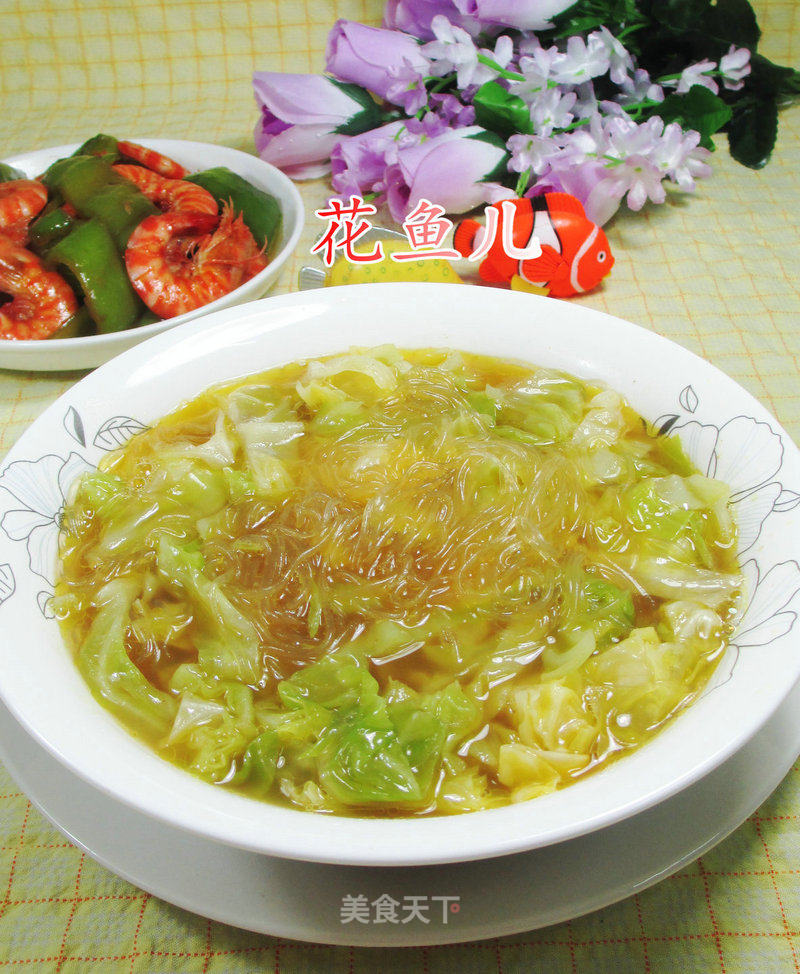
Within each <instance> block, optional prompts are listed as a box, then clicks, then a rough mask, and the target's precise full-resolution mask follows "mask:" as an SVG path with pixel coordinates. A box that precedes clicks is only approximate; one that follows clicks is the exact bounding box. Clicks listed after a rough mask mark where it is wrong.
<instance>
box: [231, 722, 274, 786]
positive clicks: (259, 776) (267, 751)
mask: <svg viewBox="0 0 800 974" xmlns="http://www.w3.org/2000/svg"><path fill="white" fill-rule="evenodd" d="M280 749H281V742H280V739H279V738H278V735H277V734H276V733H275V732H274V731H271V730H266V731H263V732H262V733H261V734H259V735H258V737H256V738H254V739H253V740H252V741H251V742H250V743H249V744H248V746H247V748H246V749H245V752H244V754H243V755H242V758H241V761H240V762H239V767H238V769H237V771H236V773H235V774H234V775H233V777H232V778H231V779H230V784H232V785H247V786H248V788H249V789H250V790H251V791H255V792H257V793H258V794H260V795H266V794H267V793H268V792H269V790H270V788H271V787H272V783H273V781H274V780H275V773H276V771H277V769H278V757H279V755H280Z"/></svg>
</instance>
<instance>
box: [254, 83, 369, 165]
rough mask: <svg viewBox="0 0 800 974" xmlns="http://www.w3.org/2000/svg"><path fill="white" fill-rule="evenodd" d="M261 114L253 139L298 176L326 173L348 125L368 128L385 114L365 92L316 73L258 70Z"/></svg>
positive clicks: (265, 154)
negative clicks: (342, 129)
mask: <svg viewBox="0 0 800 974" xmlns="http://www.w3.org/2000/svg"><path fill="white" fill-rule="evenodd" d="M253 88H254V91H255V96H256V102H257V103H258V105H259V107H260V109H261V118H260V119H259V121H258V123H257V124H256V128H255V132H254V138H255V143H256V150H257V151H258V154H259V155H260V156H261V158H262V159H264V160H265V161H266V162H271V163H272V164H273V165H275V166H278V167H279V168H280V169H283V170H284V172H286V173H287V174H288V175H290V176H293V177H294V178H297V179H308V178H311V177H313V176H320V175H323V174H324V173H325V172H327V171H328V168H329V166H328V159H329V158H330V154H331V150H332V149H333V147H334V145H336V143H337V141H338V140H339V138H341V135H340V134H339V132H338V130H339V129H341V128H342V127H344V126H351V127H352V126H356V128H357V130H358V131H366V130H367V129H370V128H373V127H374V126H376V125H378V124H379V123H380V121H381V118H382V116H381V113H380V111H379V110H378V107H377V105H376V104H375V102H374V101H373V100H372V99H371V98H370V97H369V95H368V94H367V92H361V93H360V94H359V91H358V89H356V88H355V86H353V85H341V84H339V83H337V82H335V81H333V80H332V79H331V78H326V77H325V76H324V75H318V74H282V73H280V72H277V71H256V72H255V74H254V75H253Z"/></svg>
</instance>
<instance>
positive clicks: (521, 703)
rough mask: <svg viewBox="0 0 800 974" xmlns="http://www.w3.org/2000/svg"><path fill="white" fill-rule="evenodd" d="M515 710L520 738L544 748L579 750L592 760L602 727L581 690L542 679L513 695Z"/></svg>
mask: <svg viewBox="0 0 800 974" xmlns="http://www.w3.org/2000/svg"><path fill="white" fill-rule="evenodd" d="M511 714H512V717H513V720H514V722H515V724H516V726H517V729H518V732H519V737H520V740H521V741H522V743H523V744H526V745H528V746H529V747H535V748H539V749H540V750H544V751H563V752H568V753H570V754H579V755H583V756H585V757H586V759H587V760H588V758H589V755H590V754H591V752H592V748H593V747H594V744H595V742H596V741H597V737H598V733H599V728H598V725H597V722H596V719H595V718H594V717H593V716H591V715H590V714H588V713H587V712H586V711H585V710H584V708H583V706H582V703H581V698H580V696H579V695H578V693H577V692H576V691H575V690H573V689H572V688H571V687H568V686H565V685H564V684H563V683H558V682H555V681H553V682H548V683H540V684H537V685H535V686H532V687H525V688H523V689H520V690H516V691H514V692H513V694H512V695H511Z"/></svg>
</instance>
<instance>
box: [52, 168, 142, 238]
mask: <svg viewBox="0 0 800 974" xmlns="http://www.w3.org/2000/svg"><path fill="white" fill-rule="evenodd" d="M42 182H43V183H44V184H45V185H46V186H47V187H48V188H50V189H52V190H54V191H56V192H57V193H59V194H60V195H61V197H62V198H63V199H64V200H65V201H66V202H67V203H70V204H71V205H72V206H74V207H75V209H76V210H77V212H78V215H79V216H81V217H83V219H85V220H98V221H99V222H100V223H102V224H103V226H104V227H106V229H107V230H108V232H109V233H110V234H111V236H112V238H113V240H114V243H115V244H116V246H117V249H118V250H119V251H120V252H122V251H123V250H124V249H125V247H126V245H127V243H128V238H129V237H130V235H131V234H132V233H133V231H134V230H135V229H136V227H137V226H138V225H139V224H140V223H141V222H142V220H144V219H145V218H146V217H148V216H152V215H153V214H154V213H158V212H159V210H158V207H157V206H156V205H155V204H154V203H151V202H150V200H149V199H148V198H147V197H146V196H145V195H144V193H142V192H140V190H139V189H138V188H137V187H136V186H134V184H133V183H132V182H131V181H130V180H128V179H125V178H124V176H120V175H118V174H117V173H115V172H114V170H113V169H112V168H111V166H110V165H109V164H108V163H107V162H105V161H104V160H103V159H101V158H99V157H98V156H69V157H67V158H66V159H59V160H58V161H57V162H54V163H53V165H52V166H50V168H49V169H48V170H47V172H46V173H45V174H44V175H43V176H42Z"/></svg>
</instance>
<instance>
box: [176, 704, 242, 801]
mask: <svg viewBox="0 0 800 974" xmlns="http://www.w3.org/2000/svg"><path fill="white" fill-rule="evenodd" d="M223 701H224V702H223ZM223 701H219V700H209V699H204V698H203V697H197V696H195V695H194V694H192V693H189V692H185V693H183V694H182V696H181V703H180V707H179V708H178V712H177V714H176V716H175V721H174V723H173V725H172V730H171V731H170V734H169V737H168V738H167V741H166V743H167V745H168V746H172V747H177V748H178V749H179V750H180V752H182V753H183V754H185V755H186V756H187V759H188V764H189V766H190V767H191V768H192V770H194V771H196V772H197V773H198V774H199V775H201V776H202V777H203V778H206V779H207V780H209V781H213V782H222V781H227V780H229V778H230V775H231V771H232V769H233V768H234V766H235V764H236V760H237V758H238V757H239V756H240V755H242V754H243V752H244V751H245V749H246V748H247V747H248V745H249V744H250V742H251V741H252V740H253V738H254V737H255V735H256V734H257V732H258V728H257V727H256V724H255V720H254V716H255V714H254V711H253V702H252V690H250V688H249V687H243V686H241V685H234V686H231V687H230V688H229V689H228V690H227V691H226V692H225V693H224V697H223Z"/></svg>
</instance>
